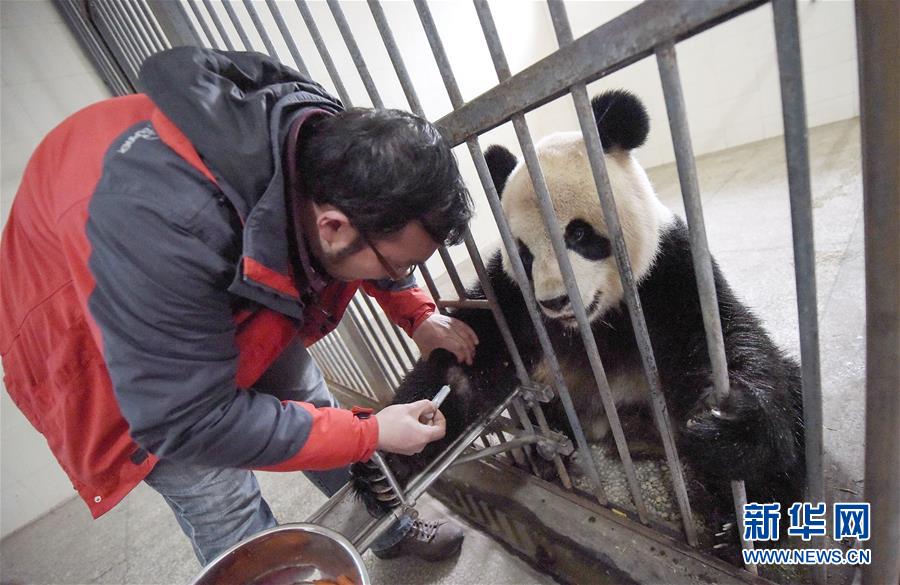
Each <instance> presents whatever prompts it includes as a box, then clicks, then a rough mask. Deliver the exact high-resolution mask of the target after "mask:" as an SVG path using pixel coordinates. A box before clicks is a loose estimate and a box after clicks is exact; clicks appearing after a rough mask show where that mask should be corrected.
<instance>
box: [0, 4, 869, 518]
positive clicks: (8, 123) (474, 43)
mask: <svg viewBox="0 0 900 585" xmlns="http://www.w3.org/2000/svg"><path fill="white" fill-rule="evenodd" d="M214 1H215V0H214ZM198 4H199V3H198ZM636 4H637V2H631V1H628V2H625V1H621V2H599V1H597V2H568V3H567V7H568V11H569V16H570V21H571V23H572V28H573V33H574V35H575V36H576V38H577V37H578V36H580V35H582V34H584V33H585V32H587V31H589V30H591V29H593V28H594V27H596V26H598V25H600V24H602V23H603V22H606V21H608V20H609V19H611V18H613V17H615V16H616V15H618V14H620V13H622V12H624V11H625V10H628V9H629V8H632V7H633V6H634V5H636ZM216 6H217V11H218V14H219V17H220V18H221V19H222V21H223V22H225V24H226V27H228V28H229V30H231V31H232V34H233V29H232V27H231V25H230V22H229V19H228V16H227V14H226V13H225V11H224V10H223V9H222V8H221V5H220V4H219V3H218V2H216ZM256 6H257V10H258V12H259V14H260V16H261V18H262V19H263V21H264V22H265V23H266V24H267V28H268V29H269V30H271V31H275V34H272V35H271V36H272V38H273V39H276V45H277V48H278V50H279V55H280V56H281V58H282V59H283V60H284V61H285V62H286V63H292V61H291V57H290V54H289V52H288V51H287V48H286V46H284V44H283V43H282V42H281V41H280V35H278V34H277V29H276V28H275V24H274V21H273V20H272V18H271V16H270V14H269V12H268V9H267V8H266V5H265V3H264V2H262V1H261V0H259V1H257V3H256ZM279 6H280V8H281V11H282V14H283V16H284V18H285V21H286V22H287V23H288V26H290V27H291V30H295V31H298V32H297V33H296V37H295V40H296V41H297V43H298V45H299V47H300V50H301V53H302V54H303V55H304V58H305V60H306V62H307V65H308V66H309V68H310V70H311V74H312V76H313V77H314V78H315V79H317V80H319V81H320V82H322V83H323V84H324V85H325V86H326V87H328V88H329V89H332V90H333V85H332V83H331V81H330V79H329V77H328V75H327V72H326V70H325V67H324V65H323V63H322V62H321V60H320V59H319V57H318V53H317V51H316V49H315V46H314V45H313V44H312V41H311V39H310V38H309V35H308V33H307V32H306V28H305V26H304V24H303V21H302V19H301V18H300V16H299V13H298V12H297V10H296V7H295V6H294V4H293V2H284V1H280V2H279ZM383 6H384V10H385V12H386V14H387V18H388V21H389V22H390V24H391V26H392V28H393V31H394V34H395V37H396V39H397V43H398V45H399V47H400V51H401V53H402V54H403V57H404V60H405V63H406V66H407V69H408V70H409V72H410V75H411V77H412V78H413V80H414V84H415V86H416V90H417V93H418V94H419V98H420V100H421V102H422V104H423V108H424V110H425V113H426V115H427V116H428V117H429V118H430V119H437V118H440V117H441V116H443V115H445V114H447V113H448V112H450V111H451V106H450V100H449V99H448V97H447V94H446V91H445V90H444V86H443V83H442V81H441V77H440V74H439V72H438V70H437V67H436V65H435V64H434V59H433V58H432V56H431V50H430V49H429V47H428V43H427V41H426V39H425V35H424V33H423V32H422V29H421V25H420V24H419V20H418V16H417V14H416V11H415V8H414V6H413V5H412V3H411V2H407V1H404V2H385V3H383ZM430 6H431V10H432V14H433V16H434V19H435V21H436V23H437V27H438V30H439V32H440V34H441V37H442V39H443V41H444V44H445V46H446V49H447V51H448V53H449V58H450V61H451V65H452V66H453V69H454V72H455V73H456V76H457V79H458V82H459V85H460V88H461V92H462V94H463V97H464V98H465V99H466V100H469V99H472V98H474V97H476V96H477V95H479V94H480V93H482V92H484V91H486V90H487V89H489V88H491V87H492V86H493V85H494V84H496V82H497V79H496V75H495V74H494V70H493V67H492V65H491V61H490V57H489V55H488V52H487V46H486V44H485V42H484V40H483V37H482V34H481V29H480V26H479V24H478V19H477V16H476V14H475V10H474V8H473V6H472V4H471V3H470V2H466V1H446V0H441V1H432V2H431V3H430ZM343 7H344V12H345V14H346V16H347V19H348V21H349V23H350V26H351V28H352V30H353V31H354V34H355V36H356V39H357V42H358V43H359V44H360V46H361V48H362V51H363V53H364V55H365V57H366V60H367V62H368V66H369V69H370V71H371V73H372V75H373V77H374V78H375V81H376V84H377V85H378V87H379V89H380V91H381V93H382V97H383V99H384V101H385V103H386V105H388V106H389V107H398V108H404V109H406V108H407V107H408V106H407V103H406V100H405V98H404V96H403V92H402V90H401V88H400V85H399V82H398V81H397V79H396V76H395V74H394V72H393V67H392V65H391V63H390V60H389V58H388V56H387V53H386V51H385V50H384V48H383V46H382V44H381V40H380V36H379V35H378V32H377V29H376V28H375V25H374V22H373V20H372V17H371V14H370V12H369V8H368V6H367V5H366V3H364V2H345V3H344V4H343ZM235 9H236V10H237V12H238V13H239V14H240V15H242V18H243V19H244V27H245V29H246V30H249V31H252V30H253V26H252V23H251V21H250V20H249V17H248V16H247V13H246V11H245V10H244V8H243V6H242V5H241V4H240V3H235ZM311 9H312V12H313V14H314V16H315V18H316V20H317V22H318V24H319V27H320V29H321V31H322V34H323V36H324V37H325V39H326V42H327V43H328V45H329V47H331V51H332V57H333V59H334V60H335V62H336V64H337V67H338V68H339V70H340V71H341V72H342V78H343V80H344V83H345V84H346V85H347V89H348V91H349V93H350V95H351V99H352V101H353V103H354V104H355V105H363V106H365V105H371V102H370V100H369V99H368V97H367V96H366V92H365V89H364V87H363V85H362V83H361V81H360V79H359V76H358V75H357V73H356V69H355V67H354V65H353V63H352V61H351V59H350V56H349V53H348V52H347V50H346V48H345V46H344V44H343V41H342V40H341V38H340V35H339V33H338V30H337V27H336V26H335V24H334V20H333V18H332V17H331V14H330V12H329V10H328V7H327V6H326V5H325V4H324V2H313V3H311ZM491 9H492V11H493V13H494V17H495V20H496V22H497V27H498V31H499V34H500V37H501V41H502V42H503V46H504V48H505V50H506V54H507V59H508V61H509V63H510V67H511V69H512V71H513V73H515V72H517V71H520V70H522V69H524V68H525V67H527V66H528V65H530V64H532V63H534V62H536V61H537V60H539V59H540V58H542V57H544V56H546V55H547V54H549V53H550V52H552V51H553V50H554V49H555V48H556V41H555V36H554V34H553V29H552V26H551V24H550V20H549V14H548V11H547V8H546V5H545V4H544V3H543V2H524V1H519V0H515V1H513V0H504V1H494V2H492V3H491ZM0 15H2V16H0V21H2V28H0V40H2V48H0V62H2V94H0V102H2V157H0V158H2V193H0V194H2V202H0V213H2V216H0V220H2V221H5V219H6V216H7V214H8V212H9V206H10V204H11V198H12V194H13V193H14V191H15V188H16V186H17V184H18V181H19V178H20V175H21V171H22V169H23V168H24V165H25V163H26V161H27V158H28V156H29V154H30V152H31V151H32V149H33V148H34V147H35V146H36V145H37V143H38V141H39V140H40V138H41V136H42V135H43V134H45V133H46V132H47V131H48V130H49V129H50V128H52V127H53V126H54V125H55V124H57V123H58V122H60V121H61V120H62V119H63V118H64V117H65V116H66V115H68V114H70V113H71V112H73V111H75V110H77V109H78V108H80V107H82V106H84V105H86V104H88V103H91V102H93V101H96V100H98V99H101V98H103V97H105V96H107V95H108V94H107V92H106V89H105V88H104V86H103V85H102V83H101V82H100V80H99V78H98V77H97V76H96V75H95V74H94V72H93V70H92V68H91V67H90V65H89V63H88V62H87V60H86V59H85V58H84V57H83V56H82V54H81V51H80V49H79V47H78V45H77V44H76V43H75V41H74V39H73V37H72V36H71V34H70V33H69V32H68V29H67V28H66V27H65V25H64V24H63V23H62V21H61V18H60V17H59V16H58V14H57V13H56V11H55V9H54V8H53V7H52V5H51V4H50V2H49V1H48V0H34V1H32V0H0ZM800 27H801V37H802V38H801V40H802V49H803V61H804V75H805V80H806V98H807V112H808V120H809V124H810V126H815V125H819V124H825V123H828V122H832V121H836V120H841V119H845V118H850V117H853V116H856V115H858V96H857V79H856V44H855V32H854V17H853V4H852V2H850V1H849V0H837V1H825V0H818V1H816V2H813V3H809V2H802V3H801V4H800ZM233 37H234V38H235V39H237V35H234V34H233ZM251 38H252V42H253V43H254V48H255V49H256V50H262V49H263V45H262V43H261V41H260V40H259V38H258V36H256V35H255V34H254V33H251ZM236 42H237V46H238V48H241V45H240V41H236ZM678 56H679V65H680V69H681V73H682V80H683V84H684V91H685V96H686V100H687V106H688V114H689V123H690V127H691V131H692V138H693V144H694V148H695V151H696V153H697V154H702V153H705V152H712V151H715V150H720V149H723V148H729V147H732V146H736V145H739V144H743V143H746V142H751V141H754V140H759V139H762V138H765V137H769V136H774V135H777V134H780V133H781V113H780V101H779V89H778V78H777V68H776V61H775V45H774V36H773V32H772V11H771V7H769V6H768V5H766V6H764V7H762V8H759V9H756V10H754V11H753V12H750V13H748V14H746V15H743V16H741V17H739V18H737V19H735V20H732V21H730V22H728V23H725V24H723V25H721V26H719V27H716V28H714V29H712V30H710V31H707V32H705V33H703V34H701V35H698V36H697V37H694V38H692V39H689V40H687V41H685V42H683V43H681V44H679V45H678ZM613 87H624V88H627V89H630V90H632V91H634V92H635V93H637V94H638V95H640V96H641V97H642V98H643V100H644V101H645V103H646V104H647V106H648V109H649V112H650V116H651V120H652V130H651V135H650V138H649V140H648V142H647V144H646V145H645V146H644V147H643V148H642V149H641V151H640V153H639V157H640V158H641V160H642V161H643V162H644V164H645V165H646V166H653V165H657V164H662V163H666V162H670V161H672V160H673V158H674V155H673V152H672V145H671V139H670V137H669V132H668V128H667V118H666V113H665V106H664V104H663V98H662V90H661V86H660V84H659V74H658V72H657V68H656V63H655V61H654V60H653V59H645V60H643V61H641V62H638V63H636V64H634V65H632V66H631V67H628V68H627V69H625V70H622V71H620V72H617V73H615V74H613V75H611V76H610V77H608V78H606V79H604V80H602V81H601V82H598V83H595V84H593V85H592V86H591V88H590V89H591V92H592V94H593V93H595V92H597V91H599V90H600V89H602V88H613ZM527 118H528V120H529V123H530V126H531V131H532V135H533V136H534V137H535V138H536V139H537V138H540V137H541V136H544V135H545V134H548V133H550V132H554V131H557V130H577V129H578V123H577V120H576V118H575V115H574V111H573V108H572V105H571V99H570V98H568V97H566V98H562V99H560V100H557V101H556V102H554V103H551V104H548V105H547V106H545V107H543V108H541V109H539V110H537V111H535V112H533V113H531V114H529V115H528V116H527ZM495 142H499V143H502V144H505V145H507V146H509V147H510V148H512V149H513V150H514V151H518V146H517V143H516V140H515V135H514V133H513V131H512V128H511V126H510V125H509V124H507V125H504V126H503V127H500V128H498V129H496V130H494V131H491V132H489V133H488V134H486V135H485V136H484V137H483V139H482V144H483V145H485V146H486V145H488V144H491V143H495ZM457 155H458V157H459V160H460V165H461V168H462V170H463V173H464V175H465V177H466V180H467V182H468V184H469V185H470V186H471V189H472V193H473V196H474V198H475V200H476V203H477V216H476V219H475V221H474V223H473V226H472V227H473V233H474V234H475V235H476V238H477V239H478V241H479V244H480V245H482V246H483V249H489V248H490V247H492V246H493V242H494V241H495V240H496V239H497V238H496V228H494V227H493V220H492V218H491V214H490V211H489V210H488V209H487V205H486V202H485V200H484V196H483V193H482V191H481V187H480V183H479V181H478V179H477V175H476V173H475V171H474V167H473V165H472V162H471V159H470V157H469V155H468V151H467V150H466V149H464V148H463V149H458V150H457ZM451 252H452V254H453V255H454V257H455V258H457V259H461V258H463V257H464V256H465V254H466V253H465V249H464V248H463V247H457V248H455V249H453V250H452V251H451ZM429 266H430V267H432V268H433V269H434V272H435V273H436V275H437V274H440V273H441V272H443V268H442V267H441V266H440V261H439V260H432V261H431V262H429ZM0 278H2V275H0ZM0 443H2V450H0V462H2V463H0V465H2V468H0V473H2V476H0V479H2V485H0V491H2V513H0V528H2V534H3V535H5V534H7V533H9V532H10V531H11V530H14V529H16V528H17V527H19V526H21V525H23V524H24V523H26V522H28V521H30V520H31V519H33V518H35V517H37V516H38V515H40V514H42V513H44V512H46V511H48V510H49V509H50V508H52V507H53V506H54V505H56V504H57V503H59V502H60V501H61V500H62V499H64V498H65V497H67V496H69V495H71V494H72V493H73V492H72V490H71V488H70V486H69V483H68V481H67V480H66V478H65V476H64V475H63V474H62V472H61V471H60V470H59V469H58V467H57V466H56V464H55V462H54V461H53V459H52V457H51V455H50V453H49V451H48V450H47V448H46V446H45V444H44V442H43V439H42V438H41V437H40V436H39V435H38V434H37V433H36V432H34V431H33V430H32V429H31V427H30V426H29V425H28V423H27V422H26V421H25V419H24V418H23V417H22V416H21V415H20V414H19V412H18V410H16V409H15V407H14V406H13V405H12V404H11V402H10V401H9V398H8V396H7V395H6V393H5V392H3V394H2V440H0Z"/></svg>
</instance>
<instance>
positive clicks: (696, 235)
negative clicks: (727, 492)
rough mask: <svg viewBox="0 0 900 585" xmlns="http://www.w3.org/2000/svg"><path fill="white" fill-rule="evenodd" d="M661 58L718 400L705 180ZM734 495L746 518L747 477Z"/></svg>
mask: <svg viewBox="0 0 900 585" xmlns="http://www.w3.org/2000/svg"><path fill="white" fill-rule="evenodd" d="M656 58H657V63H658V66H659V74H660V79H661V81H662V86H663V95H664V97H665V101H666V111H667V112H668V117H669V126H670V128H671V130H672V142H673V144H674V146H675V161H676V165H677V167H678V179H679V181H680V183H681V194H682V198H683V199H684V208H685V214H686V215H687V221H688V234H689V237H690V242H691V257H692V259H693V264H694V277H695V279H696V281H697V292H698V294H699V296H700V309H701V313H702V316H703V329H704V331H705V332H706V347H707V348H708V351H709V360H710V363H711V365H712V371H713V386H714V389H715V390H714V391H715V393H716V399H717V400H718V401H721V400H724V398H725V397H726V396H727V395H728V392H729V384H730V383H729V378H728V362H727V358H726V356H725V340H724V337H723V334H722V321H721V319H720V317H719V301H718V295H717V294H716V284H715V279H714V277H713V265H712V255H711V254H710V252H709V242H708V241H707V239H706V225H705V222H704V220H703V206H702V203H701V200H700V183H699V181H698V180H697V167H696V164H695V162H694V148H693V146H692V144H691V134H690V130H689V129H688V121H687V108H686V106H685V103H684V95H683V93H682V90H681V77H680V75H679V73H678V60H677V58H676V54H675V45H674V44H673V43H664V44H662V45H660V46H659V47H658V48H657V53H656ZM732 494H733V496H734V500H735V512H736V516H737V517H738V518H740V517H741V515H742V512H743V507H744V504H746V503H747V492H746V490H745V489H744V485H743V482H732ZM743 536H744V535H743V533H741V535H740V537H741V546H742V548H745V549H753V543H752V542H751V541H747V540H744V538H743ZM747 568H748V570H749V571H750V572H752V573H754V574H756V572H757V569H756V566H755V565H748V567H747Z"/></svg>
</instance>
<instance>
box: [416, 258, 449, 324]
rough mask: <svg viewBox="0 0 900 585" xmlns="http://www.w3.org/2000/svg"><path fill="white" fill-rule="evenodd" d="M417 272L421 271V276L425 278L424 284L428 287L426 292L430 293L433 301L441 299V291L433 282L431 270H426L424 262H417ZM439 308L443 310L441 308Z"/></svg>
mask: <svg viewBox="0 0 900 585" xmlns="http://www.w3.org/2000/svg"><path fill="white" fill-rule="evenodd" d="M419 272H421V273H422V278H424V279H425V285H426V286H427V287H428V292H430V293H431V298H432V299H434V300H435V301H439V300H441V291H439V290H438V287H437V285H436V284H435V283H434V278H432V276H431V272H430V271H429V270H428V267H427V266H425V263H424V262H422V263H421V264H419ZM439 310H440V311H441V312H444V311H443V309H439Z"/></svg>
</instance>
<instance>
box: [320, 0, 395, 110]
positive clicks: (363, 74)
mask: <svg viewBox="0 0 900 585" xmlns="http://www.w3.org/2000/svg"><path fill="white" fill-rule="evenodd" d="M327 1H328V8H330V9H331V14H332V15H333V16H334V22H335V23H336V24H337V27H338V30H339V31H340V33H341V37H343V39H344V43H345V44H346V45H347V50H348V51H350V57H351V58H352V59H353V63H354V65H356V70H357V71H359V77H360V78H361V79H362V82H363V85H364V86H365V87H366V93H367V94H369V99H370V100H372V105H373V106H374V107H376V108H383V107H384V102H382V101H381V95H379V93H378V88H377V87H375V81H374V80H373V79H372V76H371V75H370V74H369V68H368V67H367V66H366V60H365V59H364V58H363V55H362V51H360V50H359V45H357V44H356V39H355V38H354V37H353V31H351V30H350V25H349V24H348V23H347V18H346V17H345V16H344V11H343V9H341V5H340V3H338V1H337V0H327Z"/></svg>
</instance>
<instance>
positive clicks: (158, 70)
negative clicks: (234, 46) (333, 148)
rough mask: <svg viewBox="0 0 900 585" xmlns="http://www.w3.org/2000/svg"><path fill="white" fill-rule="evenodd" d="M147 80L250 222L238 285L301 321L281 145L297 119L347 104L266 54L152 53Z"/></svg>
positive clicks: (164, 109) (246, 223)
mask: <svg viewBox="0 0 900 585" xmlns="http://www.w3.org/2000/svg"><path fill="white" fill-rule="evenodd" d="M140 81H141V84H142V85H143V89H144V91H145V92H146V93H147V95H148V96H149V97H150V99H151V100H152V101H153V102H154V103H155V104H156V106H157V107H158V108H159V109H160V110H161V111H162V113H163V114H165V116H166V117H167V118H169V120H171V121H172V122H173V123H174V124H175V125H176V126H177V127H178V128H179V130H181V132H182V133H183V134H184V135H185V136H186V137H187V139H188V140H189V141H190V142H191V144H192V145H193V147H194V148H195V149H196V150H197V153H198V154H199V155H200V157H201V158H202V159H203V162H204V164H205V165H206V166H207V168H209V170H210V171H211V172H212V174H213V176H214V177H215V179H216V182H217V183H218V185H219V188H220V189H221V190H222V192H223V193H224V195H225V196H226V197H227V198H228V199H229V200H230V201H231V203H232V205H234V207H235V209H236V210H237V213H238V215H240V217H241V220H242V222H243V224H244V230H243V249H242V257H241V261H240V263H239V265H238V270H237V271H236V273H235V277H234V281H233V282H232V284H231V286H230V287H229V290H230V291H231V292H232V293H234V294H237V295H240V296H243V297H246V298H249V299H252V300H254V301H257V302H260V303H263V304H265V305H267V306H269V307H271V308H273V309H275V310H277V311H280V312H282V313H284V314H286V315H291V316H294V317H298V318H299V317H300V316H301V315H302V303H300V302H299V300H298V299H299V296H300V294H299V291H298V290H297V288H296V287H295V286H294V285H293V284H291V281H292V274H293V272H294V271H293V269H292V266H291V252H290V244H289V235H288V234H289V233H290V230H289V228H288V216H287V213H286V205H285V174H284V171H283V169H282V146H283V145H284V143H285V139H286V137H287V134H288V132H289V130H290V128H291V125H292V123H293V121H294V120H296V119H297V118H298V116H301V115H303V113H304V112H307V113H308V112H310V111H311V110H318V111H324V112H326V113H331V114H333V113H336V112H338V111H340V110H342V109H343V106H342V104H341V102H340V101H339V100H338V99H337V98H334V97H332V96H330V95H329V94H328V93H327V92H326V91H325V90H324V89H323V88H322V86H321V85H319V84H318V83H315V82H314V81H311V80H309V79H307V78H305V77H303V76H302V75H300V74H299V73H297V72H296V71H294V70H293V69H290V68H288V67H285V66H284V65H282V64H281V63H279V62H277V61H275V60H274V59H271V58H269V57H268V56H266V55H263V54H260V53H240V52H229V51H217V50H212V49H200V48H196V47H177V48H175V49H171V50H169V51H164V52H162V53H157V54H156V55H154V56H152V57H150V58H149V59H147V60H146V61H145V62H144V66H143V68H142V69H141V74H140Z"/></svg>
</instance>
